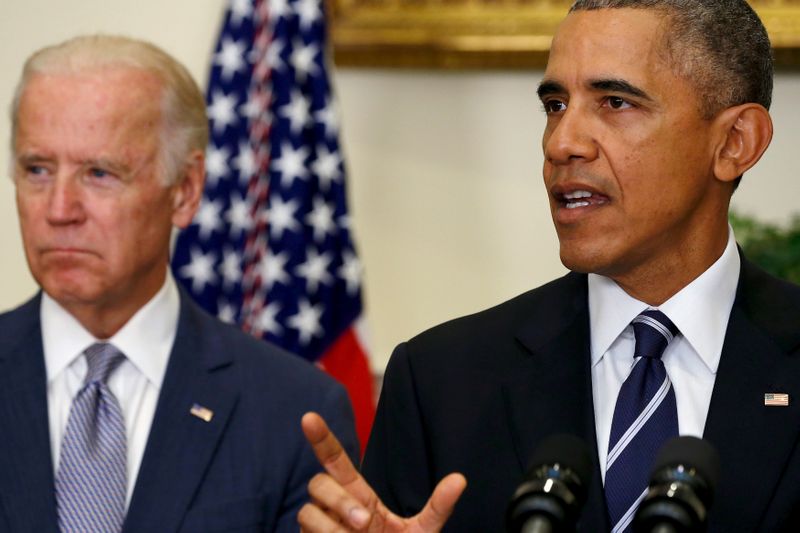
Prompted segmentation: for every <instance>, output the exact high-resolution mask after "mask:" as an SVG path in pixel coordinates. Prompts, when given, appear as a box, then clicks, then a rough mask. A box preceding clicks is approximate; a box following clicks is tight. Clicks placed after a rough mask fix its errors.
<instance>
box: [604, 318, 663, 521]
mask: <svg viewBox="0 0 800 533" xmlns="http://www.w3.org/2000/svg"><path fill="white" fill-rule="evenodd" d="M631 324H632V325H633V333H634V336H635V337H636V348H635V350H634V358H635V360H636V362H635V363H634V366H633V368H632V369H631V373H630V374H629V375H628V378H627V379H626V380H625V382H624V383H623V384H622V388H621V389H620V391H619V396H617V404H616V407H615V409H614V419H613V421H612V423H611V438H610V439H609V442H608V459H607V461H606V482H605V492H606V503H607V505H608V514H609V517H610V519H611V525H612V529H611V531H612V532H613V533H618V532H623V531H629V530H630V526H631V522H632V521H633V516H634V514H635V513H636V509H637V507H638V506H639V503H640V502H641V501H642V498H644V495H645V494H646V492H647V483H648V478H649V476H650V469H651V467H652V464H653V460H654V459H655V457H656V454H657V453H658V450H659V449H660V448H661V446H662V445H663V444H664V443H665V442H666V441H667V440H669V439H670V438H672V437H677V436H678V408H677V406H676V403H675V391H674V390H673V388H672V383H671V382H670V380H669V376H668V375H667V370H666V369H665V368H664V362H663V361H661V355H662V354H663V353H664V349H665V348H666V347H667V345H668V344H669V343H670V341H671V340H672V339H673V338H674V337H675V335H677V334H678V328H677V327H675V324H673V323H672V322H671V321H670V320H669V319H668V318H667V316H666V315H665V314H664V313H662V312H661V311H657V310H655V309H650V310H647V311H644V312H643V313H641V314H640V315H639V316H637V317H636V318H634V319H633V322H631Z"/></svg>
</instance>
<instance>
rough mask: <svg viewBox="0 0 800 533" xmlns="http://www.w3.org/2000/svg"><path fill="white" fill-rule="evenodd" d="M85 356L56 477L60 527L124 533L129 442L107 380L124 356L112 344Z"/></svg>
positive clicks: (99, 346) (101, 345) (98, 346)
mask: <svg viewBox="0 0 800 533" xmlns="http://www.w3.org/2000/svg"><path fill="white" fill-rule="evenodd" d="M84 353H85V354H86V361H87V363H88V365H89V369H88V371H87V372H86V379H84V381H83V388H81V390H80V391H79V392H78V395H77V396H76V397H75V399H74V400H73V401H72V408H71V409H70V412H69V420H68V421H67V429H66V431H65V432H64V439H63V440H62V442H61V458H60V462H59V467H58V473H57V474H56V501H57V505H58V525H59V527H60V528H61V531H62V532H63V533H73V532H74V533H78V532H83V533H85V532H92V533H119V531H121V530H122V521H123V519H124V518H125V492H126V489H127V481H126V479H127V472H126V457H127V452H126V449H127V442H126V440H125V421H124V420H123V418H122V410H121V409H120V407H119V402H118V401H117V399H116V398H115V397H114V395H113V394H112V393H111V390H109V388H108V385H107V384H106V381H107V380H108V376H109V375H110V374H111V372H113V371H114V369H116V368H117V367H118V366H119V364H120V363H121V362H122V361H123V360H124V358H125V356H124V355H123V354H122V353H120V351H119V350H117V349H116V348H115V347H114V346H113V345H111V344H108V343H97V344H93V345H91V346H90V347H89V348H87V349H86V351H85V352H84Z"/></svg>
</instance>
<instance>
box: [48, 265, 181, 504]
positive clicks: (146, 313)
mask: <svg viewBox="0 0 800 533" xmlns="http://www.w3.org/2000/svg"><path fill="white" fill-rule="evenodd" d="M179 311H180V300H179V296H178V289H177V287H176V286H175V281H174V280H173V279H172V276H171V274H169V272H168V273H167V276H166V280H165V281H164V285H163V286H162V287H161V289H160V290H159V291H158V293H156V295H155V296H154V297H153V298H152V299H151V300H150V301H149V302H147V304H145V305H144V306H143V307H142V308H141V309H139V311H137V312H136V314H135V315H133V317H131V319H130V320H129V321H128V322H127V323H126V324H125V325H124V326H123V327H122V329H120V330H119V331H118V332H117V333H116V334H115V335H114V336H113V337H111V338H110V339H96V338H95V337H94V336H93V335H92V334H91V333H89V332H88V331H87V330H86V329H85V328H84V327H83V326H82V325H81V324H80V323H79V322H78V321H77V320H76V319H75V318H74V317H73V316H72V315H70V314H69V313H68V312H67V311H66V310H65V309H64V308H63V307H61V306H60V305H59V304H58V303H57V302H56V301H55V300H53V299H52V298H50V297H49V296H47V294H43V295H42V305H41V311H40V313H41V324H42V341H43V343H44V359H45V367H46V369H47V409H48V418H49V423H50V449H51V450H52V453H53V466H54V469H55V471H56V472H57V471H58V464H59V456H60V451H61V440H62V438H63V435H64V431H65V430H66V427H67V420H68V418H69V411H70V407H71V406H72V400H73V398H75V396H77V394H78V392H79V391H80V389H81V387H82V386H83V379H84V377H85V376H86V371H87V363H86V356H85V355H84V354H83V351H84V350H85V349H86V348H88V347H89V346H90V345H92V344H94V343H96V342H101V341H102V342H110V343H111V344H113V345H114V346H116V347H117V349H119V350H120V351H121V352H122V353H123V354H125V360H124V361H123V362H122V364H121V365H120V366H119V367H118V368H117V369H116V370H115V371H114V372H113V373H112V374H111V376H110V377H109V379H108V387H109V388H110V389H111V392H112V393H114V396H116V397H117V400H118V401H119V404H120V407H121V409H122V414H123V417H124V418H125V433H126V436H127V444H128V462H127V466H128V488H127V494H126V505H127V504H128V503H130V499H131V493H132V492H133V486H134V483H135V482H136V475H137V474H138V472H139V465H140V464H141V462H142V455H143V454H144V448H145V445H146V444H147V436H148V434H149V433H150V425H151V424H152V422H153V415H154V414H155V410H156V402H157V401H158V393H159V391H160V390H161V383H162V381H163V380H164V373H165V372H166V369H167V361H168V360H169V354H170V351H171V350H172V344H173V341H174V340H175V333H176V330H177V326H178V313H179Z"/></svg>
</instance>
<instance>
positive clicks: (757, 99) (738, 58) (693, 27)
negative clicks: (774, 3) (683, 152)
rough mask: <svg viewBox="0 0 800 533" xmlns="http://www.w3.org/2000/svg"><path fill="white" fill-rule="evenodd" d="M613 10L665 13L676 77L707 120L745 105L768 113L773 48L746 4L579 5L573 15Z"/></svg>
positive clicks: (633, 1)
mask: <svg viewBox="0 0 800 533" xmlns="http://www.w3.org/2000/svg"><path fill="white" fill-rule="evenodd" d="M614 8H633V9H653V10H659V11H663V12H664V14H665V15H666V16H667V17H668V19H667V22H668V26H667V28H666V31H665V35H664V39H665V45H666V46H665V49H666V52H667V54H668V57H669V59H670V61H671V63H672V66H673V68H674V69H675V70H676V73H677V74H679V75H680V76H682V77H684V78H685V79H687V80H688V81H690V82H692V83H693V84H694V85H695V87H696V88H697V90H698V93H699V97H700V106H701V110H700V111H701V113H702V114H703V116H704V117H706V118H711V117H713V116H714V115H716V114H717V113H718V112H719V111H721V110H723V109H726V108H728V107H731V106H735V105H740V104H745V103H756V104H760V105H762V106H764V107H765V108H766V109H769V106H770V104H771V103H772V77H773V64H772V63H773V62H772V49H771V46H770V42H769V36H768V35H767V30H766V28H764V24H762V22H761V19H759V18H758V15H757V14H756V13H755V11H753V8H752V7H750V5H749V4H748V3H747V2H746V1H745V0H577V1H576V2H575V3H574V4H573V5H572V7H571V8H570V13H572V12H574V11H589V10H595V9H614Z"/></svg>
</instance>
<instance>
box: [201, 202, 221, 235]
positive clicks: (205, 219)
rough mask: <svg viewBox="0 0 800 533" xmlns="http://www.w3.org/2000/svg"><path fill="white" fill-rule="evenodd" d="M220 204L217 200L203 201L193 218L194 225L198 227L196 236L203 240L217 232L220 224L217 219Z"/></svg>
mask: <svg viewBox="0 0 800 533" xmlns="http://www.w3.org/2000/svg"><path fill="white" fill-rule="evenodd" d="M221 211H222V204H221V203H220V202H219V201H218V200H214V201H208V200H206V199H204V200H203V201H202V202H201V203H200V208H199V209H198V210H197V214H196V215H195V216H194V223H195V224H197V226H198V227H199V230H198V234H199V235H200V238H201V239H203V240H206V239H208V237H209V235H211V233H212V232H214V231H217V230H219V228H220V226H221V225H222V222H221V221H220V219H219V215H220V212H221Z"/></svg>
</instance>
